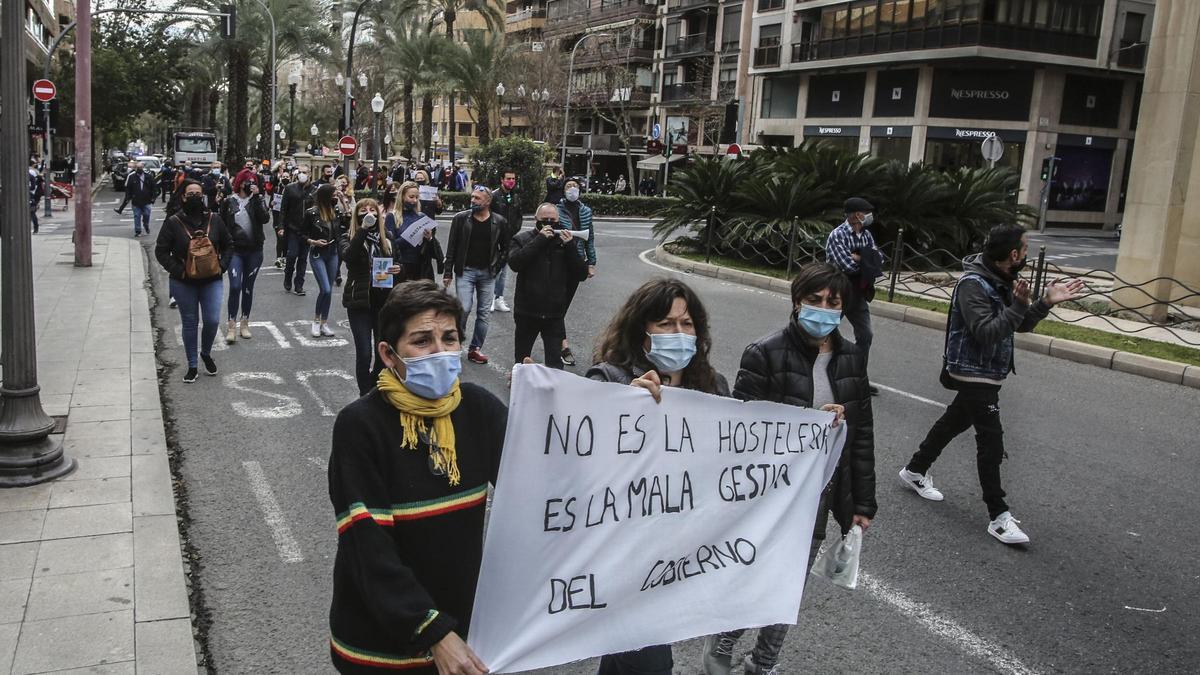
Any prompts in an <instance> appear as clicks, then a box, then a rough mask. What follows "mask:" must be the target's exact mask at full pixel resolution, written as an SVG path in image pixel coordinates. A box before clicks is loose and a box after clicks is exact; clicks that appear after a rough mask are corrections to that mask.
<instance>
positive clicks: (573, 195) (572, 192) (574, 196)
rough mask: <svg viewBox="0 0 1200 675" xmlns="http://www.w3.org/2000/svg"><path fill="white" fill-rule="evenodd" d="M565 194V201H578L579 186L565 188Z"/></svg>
mask: <svg viewBox="0 0 1200 675" xmlns="http://www.w3.org/2000/svg"><path fill="white" fill-rule="evenodd" d="M565 196H566V198H567V201H569V202H574V201H578V200H579V188H577V187H570V188H567V191H566V193H565Z"/></svg>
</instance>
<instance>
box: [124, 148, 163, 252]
mask: <svg viewBox="0 0 1200 675" xmlns="http://www.w3.org/2000/svg"><path fill="white" fill-rule="evenodd" d="M157 196H158V181H157V180H156V179H155V178H154V176H151V175H149V174H147V173H146V165H145V163H143V162H138V163H137V164H135V165H134V170H133V173H131V174H129V177H128V178H126V179H125V199H124V201H123V202H122V203H121V206H120V207H118V208H117V213H121V212H122V210H123V209H124V207H125V202H132V203H133V236H135V237H140V236H142V229H143V228H145V230H146V234H150V206H151V205H153V204H154V199H155V197H157Z"/></svg>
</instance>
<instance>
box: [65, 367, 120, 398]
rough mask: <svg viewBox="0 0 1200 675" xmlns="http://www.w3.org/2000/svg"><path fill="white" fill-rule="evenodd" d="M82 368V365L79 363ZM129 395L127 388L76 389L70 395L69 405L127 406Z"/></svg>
mask: <svg viewBox="0 0 1200 675" xmlns="http://www.w3.org/2000/svg"><path fill="white" fill-rule="evenodd" d="M80 368H83V365H82V364H81V365H80ZM129 401H130V396H129V390H128V388H126V389H125V390H124V391H88V392H80V391H76V392H75V393H74V394H72V395H71V407H72V408H78V407H79V406H90V405H120V406H125V407H128V406H129Z"/></svg>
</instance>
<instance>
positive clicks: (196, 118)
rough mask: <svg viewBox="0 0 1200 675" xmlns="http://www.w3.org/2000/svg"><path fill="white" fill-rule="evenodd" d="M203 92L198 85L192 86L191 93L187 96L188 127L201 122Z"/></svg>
mask: <svg viewBox="0 0 1200 675" xmlns="http://www.w3.org/2000/svg"><path fill="white" fill-rule="evenodd" d="M204 93H205V92H204V90H203V89H201V88H200V87H193V88H192V95H191V96H190V97H188V109H187V121H188V126H189V127H193V128H195V127H199V126H200V125H201V124H202V123H203V120H204V103H205V101H204Z"/></svg>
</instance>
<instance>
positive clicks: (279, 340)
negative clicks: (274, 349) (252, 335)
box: [250, 321, 292, 349]
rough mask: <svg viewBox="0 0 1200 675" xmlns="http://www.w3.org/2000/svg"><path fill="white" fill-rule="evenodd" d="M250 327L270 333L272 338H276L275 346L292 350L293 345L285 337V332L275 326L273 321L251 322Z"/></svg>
mask: <svg viewBox="0 0 1200 675" xmlns="http://www.w3.org/2000/svg"><path fill="white" fill-rule="evenodd" d="M250 327H251V328H262V329H263V330H265V331H267V332H268V333H270V334H271V337H273V338H275V344H277V345H279V348H280V349H291V348H292V343H290V342H288V341H287V338H286V337H284V336H283V331H281V330H279V328H278V327H277V326H276V325H275V323H274V322H272V321H251V322H250Z"/></svg>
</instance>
